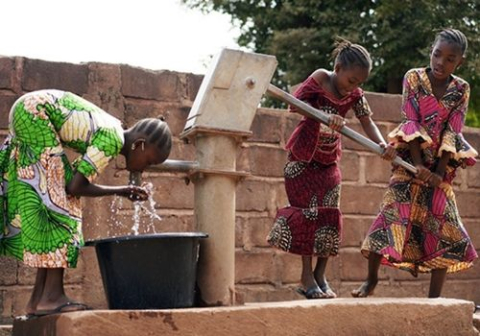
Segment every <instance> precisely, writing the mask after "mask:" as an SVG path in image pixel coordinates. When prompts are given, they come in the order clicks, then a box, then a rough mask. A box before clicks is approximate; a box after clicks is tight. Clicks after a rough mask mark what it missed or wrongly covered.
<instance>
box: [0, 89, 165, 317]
mask: <svg viewBox="0 0 480 336" xmlns="http://www.w3.org/2000/svg"><path fill="white" fill-rule="evenodd" d="M64 148H70V149H72V150H73V151H76V152H78V153H79V154H80V157H78V159H77V160H75V161H74V162H73V163H72V164H70V162H69V161H68V159H67V156H66V155H65V152H64ZM170 148H171V135H170V131H169V129H168V127H167V126H166V124H165V123H164V122H163V121H161V120H159V119H144V120H141V121H139V122H138V123H137V124H136V125H135V126H134V127H132V128H130V129H128V130H123V128H122V126H121V123H120V121H119V120H117V119H116V118H114V117H113V116H111V115H110V114H108V113H107V112H105V111H103V110H101V109H100V108H98V107H97V106H95V105H93V104H91V103H90V102H88V101H86V100H84V99H82V98H80V97H78V96H76V95H74V94H72V93H69V92H63V91H58V90H43V91H35V92H31V93H28V94H26V95H24V96H22V97H20V98H19V99H18V100H17V101H16V102H15V104H14V105H13V107H12V109H11V111H10V115H9V135H8V137H7V139H6V140H5V142H4V143H3V146H1V147H0V254H3V255H9V256H13V257H16V258H17V259H19V260H23V262H24V263H25V264H26V265H27V266H30V267H35V268H37V269H38V271H37V276H36V281H35V286H34V288H33V292H32V295H31V298H30V301H29V303H28V305H27V309H26V312H27V314H30V315H37V316H41V315H46V314H49V313H58V312H65V311H72V310H82V309H86V308H87V307H86V306H85V305H83V304H80V303H76V302H73V301H71V300H70V299H69V298H68V297H67V296H66V295H65V291H64V287H63V274H64V270H65V268H68V267H76V264H77V260H78V254H79V248H80V247H81V246H82V245H83V243H84V241H83V236H82V211H81V207H80V199H79V196H92V197H96V196H104V195H120V196H124V197H127V198H129V199H130V200H145V199H147V198H148V194H147V190H146V189H145V188H143V187H139V186H132V185H125V186H104V185H98V184H94V181H95V179H96V177H97V176H98V175H99V174H100V173H101V172H102V171H103V170H104V169H105V167H106V166H107V164H108V163H109V161H110V160H112V159H113V158H115V157H116V156H117V155H119V154H123V155H124V156H125V157H126V162H127V163H126V165H127V169H128V170H130V171H142V170H143V169H145V167H146V166H148V165H149V164H155V163H161V162H163V161H164V160H165V159H166V158H167V156H168V155H169V153H170Z"/></svg>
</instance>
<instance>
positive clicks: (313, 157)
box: [267, 41, 395, 299]
mask: <svg viewBox="0 0 480 336" xmlns="http://www.w3.org/2000/svg"><path fill="white" fill-rule="evenodd" d="M333 57H334V58H335V64H334V70H333V71H328V70H325V69H318V70H316V71H315V72H314V73H313V74H312V75H310V76H309V77H308V78H307V80H305V82H303V83H302V84H301V86H300V87H299V88H298V90H296V92H295V97H296V98H298V99H300V100H302V101H304V102H306V103H308V104H310V105H311V106H313V107H315V108H317V109H320V110H323V111H324V112H325V113H328V114H329V116H330V119H329V121H330V124H329V126H330V127H327V126H324V125H323V124H321V123H319V122H318V121H315V120H313V119H310V118H306V117H304V118H302V120H301V121H300V123H299V124H298V126H297V127H296V129H295V130H294V132H293V134H292V135H291V137H290V139H289V141H288V143H287V146H286V148H287V150H288V151H289V152H288V162H287V164H286V166H285V169H284V175H285V189H286V192H287V196H288V200H289V203H290V204H289V206H287V207H285V208H282V209H280V210H279V211H278V212H277V215H276V218H275V222H274V225H273V228H272V230H271V232H270V233H269V235H268V237H267V240H268V242H269V243H270V245H272V246H274V247H277V248H279V249H281V250H284V251H287V252H290V253H294V254H298V255H301V256H302V275H301V284H302V285H301V287H300V288H299V289H298V291H299V292H300V293H301V294H303V295H304V296H305V297H306V298H308V299H316V298H333V297H336V294H335V293H334V292H333V291H332V289H331V288H330V286H329V284H328V282H327V280H326V278H325V268H326V265H327V261H328V257H329V256H335V255H337V253H338V248H339V244H340V237H341V229H342V216H341V212H340V209H339V201H340V183H341V173H340V169H339V166H338V162H339V160H340V155H341V144H340V135H339V134H338V133H337V132H336V131H338V130H340V129H341V128H342V127H343V125H344V124H345V120H344V116H345V115H346V114H347V112H348V111H349V110H350V109H353V111H354V113H355V116H356V117H357V118H358V119H359V120H360V123H361V125H362V127H363V129H364V131H365V133H366V134H367V135H368V136H369V138H370V139H372V140H373V141H374V142H376V143H378V144H380V145H381V146H383V147H385V148H386V150H385V152H384V157H385V158H387V159H392V158H393V157H394V152H395V150H394V149H393V148H392V147H390V146H387V145H386V143H385V141H384V139H383V137H382V135H381V133H380V132H379V130H378V128H377V127H376V125H375V124H374V123H373V121H372V119H371V117H370V116H371V114H372V112H371V111H370V107H369V105H368V103H367V101H366V99H365V97H364V95H363V91H362V90H361V89H360V88H359V86H360V85H361V84H362V83H363V82H364V81H365V80H366V79H367V77H368V75H369V73H370V70H371V59H370V55H369V54H368V52H367V51H366V50H365V48H363V47H362V46H360V45H358V44H352V43H350V42H349V41H342V42H340V43H338V45H337V47H336V49H335V50H334V52H333ZM292 111H295V109H294V108H292ZM312 257H318V259H317V263H316V265H315V268H314V269H313V270H312Z"/></svg>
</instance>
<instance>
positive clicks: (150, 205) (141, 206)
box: [132, 182, 162, 236]
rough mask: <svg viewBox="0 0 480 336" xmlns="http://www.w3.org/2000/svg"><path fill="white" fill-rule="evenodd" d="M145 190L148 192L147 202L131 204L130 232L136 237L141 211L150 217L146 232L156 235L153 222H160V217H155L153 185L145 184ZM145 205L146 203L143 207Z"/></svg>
mask: <svg viewBox="0 0 480 336" xmlns="http://www.w3.org/2000/svg"><path fill="white" fill-rule="evenodd" d="M145 188H146V189H147V191H148V200H147V201H135V202H133V226H132V232H133V234H134V235H135V236H136V235H138V229H139V227H140V215H141V212H142V210H143V211H144V212H145V213H146V214H147V215H148V216H149V217H150V222H149V223H148V224H147V229H146V232H150V231H152V232H153V233H157V232H156V230H155V225H154V221H155V220H159V221H160V220H162V217H160V216H159V215H157V213H156V210H155V204H156V202H155V200H154V199H153V184H152V183H150V182H149V183H147V184H145ZM145 203H147V204H146V205H145Z"/></svg>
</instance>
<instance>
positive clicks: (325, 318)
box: [13, 298, 480, 336]
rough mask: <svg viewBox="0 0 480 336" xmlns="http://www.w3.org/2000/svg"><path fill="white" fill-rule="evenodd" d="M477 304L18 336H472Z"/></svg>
mask: <svg viewBox="0 0 480 336" xmlns="http://www.w3.org/2000/svg"><path fill="white" fill-rule="evenodd" d="M473 310H474V304H473V303H472V302H470V301H464V300H455V299H443V298H440V299H417V298H367V299H353V298H352V299H343V298H342V299H333V300H309V301H307V300H303V301H289V302H274V303H256V304H246V305H244V306H235V307H215V308H190V309H170V310H93V311H83V312H71V313H63V314H58V315H51V316H46V317H41V318H36V319H30V320H20V319H16V320H15V322H14V325H13V336H64V335H65V336H67V335H68V336H91V335H102V336H124V335H125V336H127V335H128V336H131V335H142V336H147V335H152V336H153V335H175V336H194V335H195V336H198V335H202V336H217V335H218V336H225V335H229V336H244V335H263V336H282V335H285V336H292V335H295V336H308V335H325V336H329V335H332V336H352V335H366V336H376V335H382V336H389V335H392V336H393V335H395V336H398V335H410V336H411V335H422V336H428V335H432V336H440V335H449V336H451V335H455V336H463V335H465V336H467V335H468V336H473V335H477V336H478V335H480V333H479V332H478V331H477V330H476V329H475V327H474V326H473Z"/></svg>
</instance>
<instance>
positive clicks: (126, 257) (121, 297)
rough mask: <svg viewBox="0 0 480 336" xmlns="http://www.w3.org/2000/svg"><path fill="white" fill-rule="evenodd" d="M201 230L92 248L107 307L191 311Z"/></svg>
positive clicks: (120, 240)
mask: <svg viewBox="0 0 480 336" xmlns="http://www.w3.org/2000/svg"><path fill="white" fill-rule="evenodd" d="M207 237H208V235H207V234H205V233H201V232H172V233H158V234H146V235H135V236H134V235H131V236H121V237H114V238H106V239H99V240H91V241H87V242H86V245H87V246H95V250H96V253H97V258H98V263H99V266H100V273H101V275H102V281H103V287H104V289H105V293H106V296H107V301H108V306H109V308H110V309H162V308H186V307H192V306H193V304H194V298H195V283H196V271H197V262H198V256H199V249H200V239H202V238H207Z"/></svg>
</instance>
